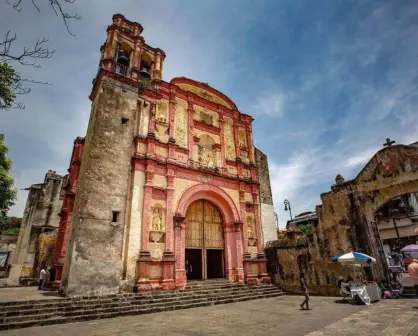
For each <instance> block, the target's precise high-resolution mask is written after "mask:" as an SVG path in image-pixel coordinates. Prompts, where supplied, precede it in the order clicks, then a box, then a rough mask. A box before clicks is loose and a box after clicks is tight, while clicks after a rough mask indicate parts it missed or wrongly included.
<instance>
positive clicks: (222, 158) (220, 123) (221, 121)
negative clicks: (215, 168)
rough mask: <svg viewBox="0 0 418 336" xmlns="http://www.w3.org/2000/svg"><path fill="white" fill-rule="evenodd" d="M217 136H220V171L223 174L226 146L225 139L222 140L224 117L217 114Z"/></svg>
mask: <svg viewBox="0 0 418 336" xmlns="http://www.w3.org/2000/svg"><path fill="white" fill-rule="evenodd" d="M219 134H220V139H221V146H222V147H221V163H220V164H221V169H222V172H224V170H226V164H225V150H226V146H225V139H224V117H223V115H221V114H220V113H219Z"/></svg>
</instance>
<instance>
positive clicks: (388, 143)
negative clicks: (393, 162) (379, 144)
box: [383, 138, 395, 147]
mask: <svg viewBox="0 0 418 336" xmlns="http://www.w3.org/2000/svg"><path fill="white" fill-rule="evenodd" d="M394 143H395V141H393V140H390V138H387V139H386V142H385V143H384V144H383V146H384V147H390V146H392V145H393V144H394Z"/></svg>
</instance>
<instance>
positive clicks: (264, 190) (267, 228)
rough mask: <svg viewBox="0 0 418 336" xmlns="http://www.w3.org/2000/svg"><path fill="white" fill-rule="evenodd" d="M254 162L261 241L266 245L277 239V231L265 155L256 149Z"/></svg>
mask: <svg viewBox="0 0 418 336" xmlns="http://www.w3.org/2000/svg"><path fill="white" fill-rule="evenodd" d="M255 162H256V166H257V172H258V179H259V182H260V212H261V213H260V215H261V224H262V231H263V239H264V244H266V243H267V242H269V241H273V240H276V239H277V230H276V222H275V218H274V207H273V195H272V192H271V184H270V173H269V166H268V160H267V155H266V154H264V153H263V152H262V151H260V150H259V149H257V148H256V149H255Z"/></svg>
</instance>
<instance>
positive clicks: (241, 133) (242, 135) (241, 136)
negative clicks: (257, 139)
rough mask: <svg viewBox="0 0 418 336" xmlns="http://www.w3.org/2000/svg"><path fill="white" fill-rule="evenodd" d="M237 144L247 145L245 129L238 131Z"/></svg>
mask: <svg viewBox="0 0 418 336" xmlns="http://www.w3.org/2000/svg"><path fill="white" fill-rule="evenodd" d="M239 146H240V147H247V139H246V138H245V131H243V130H240V131H239Z"/></svg>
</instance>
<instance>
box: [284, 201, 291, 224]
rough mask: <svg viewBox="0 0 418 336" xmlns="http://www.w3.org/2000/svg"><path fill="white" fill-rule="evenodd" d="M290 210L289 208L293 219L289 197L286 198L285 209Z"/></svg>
mask: <svg viewBox="0 0 418 336" xmlns="http://www.w3.org/2000/svg"><path fill="white" fill-rule="evenodd" d="M288 210H289V213H290V220H293V217H292V208H291V206H290V202H289V201H288V200H287V199H285V200H284V211H288Z"/></svg>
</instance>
